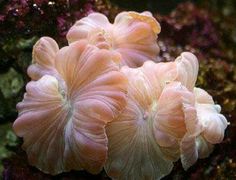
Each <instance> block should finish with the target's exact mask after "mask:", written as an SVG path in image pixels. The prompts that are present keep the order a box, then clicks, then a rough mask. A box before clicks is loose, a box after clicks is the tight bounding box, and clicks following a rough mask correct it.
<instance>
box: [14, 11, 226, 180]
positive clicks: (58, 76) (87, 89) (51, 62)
mask: <svg viewBox="0 0 236 180" xmlns="http://www.w3.org/2000/svg"><path fill="white" fill-rule="evenodd" d="M160 30H161V28H160V25H159V23H158V22H157V21H156V20H155V18H154V17H153V16H152V14H151V13H149V12H143V13H137V12H132V11H131V12H122V13H120V14H118V15H117V17H116V18H115V21H114V23H113V24H112V23H110V22H109V21H108V19H107V17H106V16H104V15H103V14H100V13H92V14H90V15H89V16H87V17H85V18H82V19H80V20H79V21H77V22H76V23H75V24H74V26H72V27H71V29H70V30H69V32H68V34H67V39H68V42H69V45H68V46H66V47H63V48H61V49H59V47H58V45H57V43H56V42H55V41H54V40H53V39H52V38H50V37H42V38H41V39H39V40H38V42H37V43H36V44H35V45H34V48H33V54H32V57H33V61H32V65H30V66H29V68H28V75H29V77H30V78H31V81H30V82H29V83H28V84H27V85H26V93H25V95H24V99H23V100H22V102H20V103H18V104H17V109H18V112H19V116H18V118H17V119H16V121H15V122H14V125H13V129H14V131H15V133H16V134H17V135H18V136H19V137H23V139H24V143H23V145H22V148H23V149H24V150H25V151H26V153H27V155H28V161H29V163H30V164H31V165H33V166H36V167H37V168H38V169H40V170H41V171H43V172H45V173H49V174H52V175H56V174H59V173H61V172H66V171H70V170H86V171H88V172H90V173H92V174H97V173H99V172H100V171H101V170H102V169H103V168H104V169H105V171H106V173H107V174H108V176H109V177H111V178H112V179H122V180H123V179H127V180H131V179H133V180H139V179H140V180H142V179H161V178H162V177H164V176H166V175H168V174H169V173H170V172H171V170H172V169H173V162H175V161H177V160H178V159H180V160H181V163H182V166H183V168H184V169H185V170H187V169H188V168H189V167H190V166H192V165H193V164H194V163H195V162H196V161H197V159H198V158H205V157H207V156H208V155H209V154H210V153H211V152H212V150H213V146H214V144H217V143H220V142H221V141H222V140H223V138H224V131H225V129H226V127H227V125H228V122H227V120H226V118H225V117H224V116H223V115H222V114H220V111H221V107H220V106H219V105H216V104H215V103H214V101H213V99H212V97H211V96H210V95H209V94H208V93H207V92H206V91H205V90H203V89H201V88H197V87H195V82H196V79H197V74H198V60H197V58H196V57H195V56H194V55H193V54H192V53H190V52H183V53H182V54H180V56H179V57H177V58H176V60H175V61H174V62H157V55H158V53H159V47H158V45H157V35H158V33H160Z"/></svg>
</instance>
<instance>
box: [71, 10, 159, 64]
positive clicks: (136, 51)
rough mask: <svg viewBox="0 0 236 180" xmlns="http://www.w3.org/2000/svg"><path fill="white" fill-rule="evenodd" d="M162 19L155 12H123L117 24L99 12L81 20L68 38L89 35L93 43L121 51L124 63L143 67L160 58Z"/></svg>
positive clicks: (83, 37)
mask: <svg viewBox="0 0 236 180" xmlns="http://www.w3.org/2000/svg"><path fill="white" fill-rule="evenodd" d="M159 32H160V25H159V23H158V22H157V21H156V20H155V19H154V18H153V17H152V15H151V13H148V12H144V13H135V12H123V13H120V14H118V15H117V17H116V18H115V21H114V24H111V23H110V22H109V21H108V19H107V18H106V17H105V16H104V15H102V14H99V13H92V14H90V15H89V16H88V17H85V18H82V19H81V20H79V21H77V22H76V23H75V24H74V26H72V28H71V29H70V30H69V32H68V34H67V39H68V41H69V42H70V43H71V42H74V41H77V40H80V39H88V40H89V42H90V43H91V44H94V45H96V46H98V47H102V48H107V49H110V50H113V51H115V52H118V53H120V54H121V62H120V63H121V64H122V65H128V66H130V67H139V66H141V65H142V64H143V63H144V62H145V61H147V60H153V61H156V57H157V54H158V52H159V47H158V46H157V43H156V39H157V35H156V34H157V33H159Z"/></svg>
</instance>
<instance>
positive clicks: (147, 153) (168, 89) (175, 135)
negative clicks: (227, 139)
mask: <svg viewBox="0 0 236 180" xmlns="http://www.w3.org/2000/svg"><path fill="white" fill-rule="evenodd" d="M121 71H122V72H124V74H126V76H127V77H128V79H129V86H128V99H127V106H126V108H125V110H124V111H123V112H122V113H121V115H120V116H119V117H118V118H117V119H116V120H114V121H112V122H111V123H109V124H108V126H107V134H108V139H109V155H108V157H109V158H108V160H107V162H106V166H105V169H106V171H107V173H108V175H109V176H111V177H112V178H114V179H145V178H147V179H160V178H161V177H163V176H165V175H167V174H169V173H170V171H171V169H172V167H173V164H172V162H173V161H176V160H177V159H179V157H181V161H182V164H183V167H184V168H185V169H187V168H188V167H189V166H191V165H192V164H193V163H195V162H196V160H197V158H198V152H199V154H200V155H199V157H204V155H206V154H207V153H209V152H210V151H211V145H210V144H215V143H219V142H220V141H221V140H222V138H223V135H224V130H225V128H226V126H227V121H226V119H225V118H224V116H223V115H221V114H219V112H220V109H217V107H219V106H218V105H214V102H213V101H212V99H211V97H210V96H209V95H208V96H206V94H203V93H202V92H201V93H200V92H199V89H197V88H194V86H195V82H196V78H197V72H198V63H197V59H196V57H195V56H194V55H193V54H191V53H187V52H186V53H182V54H181V56H180V57H178V58H177V59H176V60H175V62H169V63H158V64H155V63H154V62H150V61H148V62H145V63H144V65H143V66H142V67H140V68H138V69H132V68H128V67H123V68H122V70H121ZM196 92H198V93H199V94H196ZM199 95H200V96H201V97H199ZM203 95H204V96H203ZM207 99H208V100H207ZM209 100H210V102H209ZM204 102H207V104H206V106H210V107H209V108H208V109H205V111H206V112H204V113H210V114H208V115H204V116H203V115H202V112H201V111H202V110H201V107H200V106H205V105H203V104H201V105H199V104H198V103H204ZM208 117H210V118H208ZM203 119H205V120H203ZM206 121H207V123H205V122H206ZM213 128H216V129H217V131H216V132H215V131H214V129H213ZM211 138H212V139H211ZM200 141H204V142H200ZM197 143H198V144H199V145H197ZM204 143H205V144H204ZM206 144H207V146H208V147H209V149H206V148H207V147H203V146H205V145H206ZM208 151H209V152H208ZM127 157H128V158H127Z"/></svg>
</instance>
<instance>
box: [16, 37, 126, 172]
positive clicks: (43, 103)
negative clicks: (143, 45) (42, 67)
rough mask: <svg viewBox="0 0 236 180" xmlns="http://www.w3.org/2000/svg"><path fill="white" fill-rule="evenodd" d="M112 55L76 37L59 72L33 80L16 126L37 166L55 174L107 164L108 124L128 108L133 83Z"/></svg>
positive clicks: (63, 53) (60, 56)
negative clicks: (127, 96)
mask: <svg viewBox="0 0 236 180" xmlns="http://www.w3.org/2000/svg"><path fill="white" fill-rule="evenodd" d="M43 53H47V52H43ZM42 57H43V56H42ZM44 57H46V56H44ZM112 57H113V56H112V53H111V52H109V51H107V50H99V49H98V48H96V47H95V46H90V45H87V43H86V42H84V41H81V42H75V43H72V44H71V45H70V46H68V47H64V48H63V49H61V50H59V52H58V53H57V54H56V56H55V66H54V67H53V66H51V68H52V69H53V71H55V72H56V74H54V75H55V77H53V76H51V75H47V74H50V72H47V71H46V72H45V74H44V75H43V76H42V78H40V79H39V80H38V81H32V82H30V83H29V84H28V86H27V88H26V91H27V92H26V94H25V96H24V100H23V101H22V102H21V103H19V104H18V106H17V108H18V110H19V117H18V118H17V120H16V121H15V123H14V126H13V128H14V130H15V132H16V134H17V135H19V136H21V137H23V138H24V144H23V148H24V149H25V150H26V151H27V154H28V157H29V161H30V163H31V164H32V165H35V166H37V167H38V168H39V169H41V170H42V171H44V172H46V173H50V174H58V173H60V172H63V171H69V170H71V169H76V170H81V169H86V170H87V171H89V172H91V173H98V172H99V171H100V170H101V169H102V167H103V164H104V163H105V160H106V154H107V137H106V134H105V125H106V123H107V122H109V121H112V119H113V118H115V117H116V115H117V114H118V112H119V111H120V110H121V109H122V108H123V107H124V105H125V92H126V84H127V80H126V78H125V76H124V75H123V74H122V73H120V72H118V66H117V64H115V63H114V62H113V61H112ZM42 62H43V61H42ZM37 65H38V64H35V66H37ZM32 66H34V65H32ZM34 72H35V71H31V72H30V73H32V74H34Z"/></svg>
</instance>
